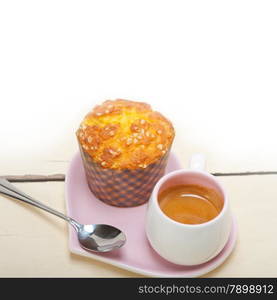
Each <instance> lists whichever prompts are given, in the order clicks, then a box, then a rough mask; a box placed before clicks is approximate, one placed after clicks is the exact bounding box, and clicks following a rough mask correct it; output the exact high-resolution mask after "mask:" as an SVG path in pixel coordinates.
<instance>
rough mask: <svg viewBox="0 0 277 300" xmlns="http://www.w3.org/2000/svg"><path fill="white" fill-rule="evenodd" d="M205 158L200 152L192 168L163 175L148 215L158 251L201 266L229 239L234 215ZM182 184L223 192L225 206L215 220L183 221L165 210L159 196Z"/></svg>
mask: <svg viewBox="0 0 277 300" xmlns="http://www.w3.org/2000/svg"><path fill="white" fill-rule="evenodd" d="M204 165H205V159H204V157H203V156H202V155H200V154H196V155H194V156H193V157H192V159H191V164H190V169H189V170H185V169H181V170H177V171H173V172H171V173H168V174H167V175H165V176H163V177H162V178H161V179H160V180H159V181H158V182H157V184H156V185H155V187H154V189H153V192H152V195H151V198H150V200H149V203H148V208H147V214H146V235H147V238H148V240H149V242H150V244H151V246H152V247H153V248H154V250H155V251H156V252H157V253H158V254H159V255H160V256H162V257H163V258H165V259H166V260H168V261H170V262H172V263H175V264H179V265H187V266H192V265H198V264H202V263H205V262H207V261H209V260H210V259H212V258H214V257H215V256H216V255H217V254H219V252H220V251H221V250H222V249H223V248H224V246H225V244H226V243H227V241H228V238H229V235H230V231H231V225H232V217H231V212H230V206H229V201H228V198H227V196H226V193H225V191H224V189H223V187H222V185H221V184H220V183H219V182H218V180H217V179H216V178H215V177H214V176H212V175H211V174H209V173H207V172H205V171H204ZM182 184H185V185H187V184H189V185H190V184H196V185H200V186H203V187H207V188H211V189H214V190H216V191H217V193H219V194H220V195H221V199H222V201H223V206H222V209H221V211H220V213H219V214H218V215H217V216H216V217H215V218H214V219H212V220H210V221H208V222H206V223H201V224H183V223H179V222H176V221H174V220H173V219H171V218H169V217H168V216H167V215H165V214H164V213H163V211H162V210H161V208H160V205H159V202H158V195H159V194H160V193H161V192H163V191H164V190H165V189H168V188H169V187H172V186H177V185H182Z"/></svg>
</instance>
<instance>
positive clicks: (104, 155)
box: [76, 99, 175, 169]
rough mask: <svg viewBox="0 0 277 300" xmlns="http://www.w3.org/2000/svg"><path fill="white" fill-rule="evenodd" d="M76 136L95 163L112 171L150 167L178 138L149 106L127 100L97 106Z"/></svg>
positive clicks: (169, 126)
mask: <svg viewBox="0 0 277 300" xmlns="http://www.w3.org/2000/svg"><path fill="white" fill-rule="evenodd" d="M76 134H77V137H78V140H79V143H80V145H81V146H82V147H83V149H84V151H85V152H87V153H88V154H89V155H90V157H91V158H92V159H93V161H94V162H97V163H99V164H101V166H102V167H103V168H109V169H137V168H146V167H147V166H148V165H150V164H152V163H154V162H155V161H157V160H158V159H160V158H161V157H162V156H163V155H164V154H165V153H166V152H167V151H168V149H169V148H170V146H171V144H172V141H173V139H174V135H175V134H174V128H173V126H172V124H171V123H170V121H169V120H167V119H166V118H165V117H164V116H162V115H161V114H160V113H158V112H156V111H153V110H152V109H151V106H150V105H149V104H146V103H143V102H135V101H129V100H123V99H116V100H107V101H105V102H104V103H103V104H101V105H98V106H96V107H94V108H93V110H92V111H91V112H89V113H88V114H87V115H86V116H85V118H84V120H83V121H82V123H81V125H80V127H79V129H78V130H77V133H76Z"/></svg>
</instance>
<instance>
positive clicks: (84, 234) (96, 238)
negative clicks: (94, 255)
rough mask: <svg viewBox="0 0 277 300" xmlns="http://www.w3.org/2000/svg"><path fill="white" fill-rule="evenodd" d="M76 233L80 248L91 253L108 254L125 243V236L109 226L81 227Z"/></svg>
mask: <svg viewBox="0 0 277 300" xmlns="http://www.w3.org/2000/svg"><path fill="white" fill-rule="evenodd" d="M77 232H78V240H79V243H80V245H81V246H82V248H84V249H86V250H89V251H93V252H109V251H111V250H115V249H117V248H120V247H121V246H123V245H124V244H125V242H126V236H125V234H124V233H123V232H122V231H120V230H119V229H118V228H115V227H113V226H111V225H106V224H95V225H88V224H87V225H81V226H80V227H79V228H78V231H77Z"/></svg>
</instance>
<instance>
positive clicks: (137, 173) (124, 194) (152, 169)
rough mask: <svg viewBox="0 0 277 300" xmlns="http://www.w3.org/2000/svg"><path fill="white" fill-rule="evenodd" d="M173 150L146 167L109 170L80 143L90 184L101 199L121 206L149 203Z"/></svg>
mask: <svg viewBox="0 0 277 300" xmlns="http://www.w3.org/2000/svg"><path fill="white" fill-rule="evenodd" d="M169 151H170V150H168V151H167V153H165V154H164V155H163V156H162V157H161V158H160V159H159V160H158V161H157V162H155V163H153V164H151V165H149V166H148V167H147V168H145V169H136V170H114V169H105V168H102V167H101V166H100V164H98V163H95V162H93V161H92V158H91V157H90V156H89V154H87V153H86V152H85V151H84V150H83V148H82V147H81V146H80V152H81V155H82V160H83V165H84V169H85V173H86V178H87V182H88V186H89V188H90V190H91V192H92V193H93V194H94V195H95V196H96V197H97V198H98V199H99V200H101V201H103V202H105V203H107V204H109V205H113V206H118V207H132V206H137V205H141V204H143V203H145V202H147V201H148V200H149V198H150V196H151V193H152V190H153V188H154V186H155V184H156V183H157V181H158V180H159V179H160V178H161V177H162V176H163V175H164V172H165V168H166V165H167V161H168V155H169Z"/></svg>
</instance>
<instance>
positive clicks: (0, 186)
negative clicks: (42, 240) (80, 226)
mask: <svg viewBox="0 0 277 300" xmlns="http://www.w3.org/2000/svg"><path fill="white" fill-rule="evenodd" d="M0 193H1V194H4V195H6V196H9V197H11V198H14V199H17V200H21V201H23V202H26V203H29V204H31V205H34V206H36V207H38V208H41V209H43V210H45V211H47V212H49V213H51V214H53V215H55V216H58V217H60V218H62V219H64V220H66V221H68V222H70V223H71V224H72V222H76V221H74V220H73V219H71V218H70V217H67V216H66V215H64V214H62V213H60V212H58V211H57V210H55V209H53V208H51V207H48V206H46V205H45V204H43V203H41V202H39V201H37V200H35V199H33V198H32V197H30V196H28V195H27V194H25V193H23V192H22V191H20V190H18V189H17V188H16V187H15V186H14V185H12V184H11V183H10V182H9V181H8V180H6V179H4V178H0ZM76 223H77V222H76Z"/></svg>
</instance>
